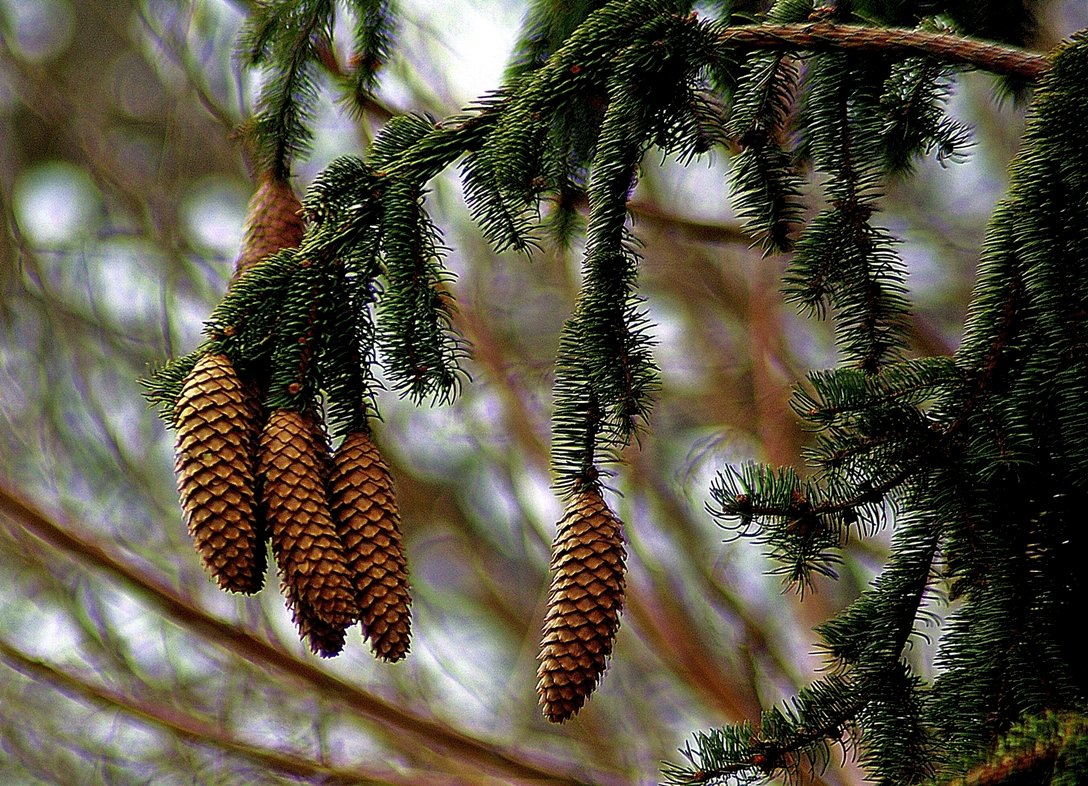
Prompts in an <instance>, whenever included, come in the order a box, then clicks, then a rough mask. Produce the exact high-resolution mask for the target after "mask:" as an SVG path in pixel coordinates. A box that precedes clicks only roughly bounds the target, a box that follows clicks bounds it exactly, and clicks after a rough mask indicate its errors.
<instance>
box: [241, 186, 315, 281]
mask: <svg viewBox="0 0 1088 786" xmlns="http://www.w3.org/2000/svg"><path fill="white" fill-rule="evenodd" d="M305 229H306V227H305V224H304V223H303V221H302V203H301V202H299V200H298V197H297V196H295V191H294V189H293V188H291V184H290V183H288V182H287V181H286V180H282V179H280V178H278V177H275V176H273V175H265V176H263V177H262V178H261V180H260V184H259V185H258V187H257V191H256V193H254V194H253V197H252V199H250V200H249V210H248V212H247V214H246V230H245V237H244V239H243V240H242V251H241V253H240V254H239V255H238V260H237V261H236V262H235V263H234V271H235V276H236V277H237V276H240V275H242V274H243V273H245V272H246V271H247V270H249V269H250V268H251V267H253V265H255V264H257V263H258V262H260V261H261V260H262V259H264V258H265V257H267V256H271V255H272V254H275V253H276V252H277V251H279V250H280V249H283V248H294V247H295V246H297V245H298V244H299V243H301V242H302V235H303V233H304V232H305Z"/></svg>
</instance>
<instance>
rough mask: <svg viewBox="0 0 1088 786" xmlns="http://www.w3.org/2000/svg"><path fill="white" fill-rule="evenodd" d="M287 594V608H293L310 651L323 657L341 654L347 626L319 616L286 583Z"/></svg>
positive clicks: (294, 618) (293, 615)
mask: <svg viewBox="0 0 1088 786" xmlns="http://www.w3.org/2000/svg"><path fill="white" fill-rule="evenodd" d="M284 590H285V593H284V594H285V595H286V596H287V608H289V609H291V618H292V619H293V620H294V621H295V627H296V628H298V635H299V638H301V639H302V640H303V641H304V642H306V645H307V646H308V647H309V648H310V652H312V653H313V654H314V655H319V656H321V657H322V658H332V657H334V656H336V655H339V654H340V653H341V651H343V649H344V644H345V642H346V641H347V627H345V626H338V625H330V624H329V623H327V622H325V621H324V620H323V619H321V618H320V617H318V616H317V613H316V612H315V611H314V610H313V608H312V607H310V606H309V605H308V604H307V603H305V602H303V601H301V600H299V598H298V595H297V593H296V592H295V591H294V589H293V588H292V587H291V586H290V585H284Z"/></svg>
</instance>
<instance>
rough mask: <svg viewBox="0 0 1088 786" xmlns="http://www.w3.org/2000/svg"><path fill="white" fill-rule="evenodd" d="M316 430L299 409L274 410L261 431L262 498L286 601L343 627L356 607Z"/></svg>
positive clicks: (355, 615) (355, 613) (352, 619)
mask: <svg viewBox="0 0 1088 786" xmlns="http://www.w3.org/2000/svg"><path fill="white" fill-rule="evenodd" d="M316 433H317V432H316V431H315V426H314V424H313V423H312V422H311V418H310V417H309V416H307V415H303V414H302V413H301V412H295V411H294V410H288V409H277V410H275V411H274V412H272V414H271V415H270V416H269V418H268V422H267V423H266V424H265V427H264V430H263V431H262V432H261V445H260V463H259V473H260V476H261V479H262V481H263V487H262V500H261V502H262V506H263V509H264V515H265V521H266V522H267V525H268V528H269V530H270V533H271V537H272V552H273V554H275V556H276V562H277V564H278V565H279V569H280V575H281V576H282V580H283V585H284V587H285V588H286V590H285V593H286V594H287V597H288V600H290V599H291V598H292V597H294V598H297V599H298V601H300V602H301V603H302V604H305V605H306V606H307V607H309V608H310V609H312V610H313V612H314V615H315V617H316V618H317V619H320V620H321V621H322V622H324V623H325V624H327V625H329V626H330V627H333V628H347V627H349V626H350V625H351V624H352V623H354V622H355V621H356V620H357V619H358V614H359V612H358V607H357V606H356V603H355V592H354V587H353V585H352V581H351V572H350V569H349V568H348V563H347V560H346V559H345V557H344V548H343V545H342V544H341V542H340V538H339V536H338V535H337V533H336V528H335V526H334V525H333V521H332V516H331V515H330V513H329V507H328V502H327V500H326V496H325V479H324V473H325V467H324V461H325V460H324V457H323V455H322V452H321V450H322V449H321V447H320V445H318V444H317V442H316V441H315V435H316ZM291 593H293V594H291Z"/></svg>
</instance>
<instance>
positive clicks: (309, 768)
mask: <svg viewBox="0 0 1088 786" xmlns="http://www.w3.org/2000/svg"><path fill="white" fill-rule="evenodd" d="M0 661H3V662H4V663H6V664H7V665H8V666H10V667H11V668H12V669H14V670H15V671H17V672H19V673H20V674H22V675H23V676H25V677H27V678H29V679H32V680H34V681H35V682H41V683H46V684H48V685H51V686H53V687H54V688H56V689H57V690H58V691H60V692H61V693H64V694H65V695H68V696H70V697H72V698H74V699H77V700H80V701H84V702H87V703H90V704H95V705H98V706H102V707H107V708H110V709H116V710H120V711H121V712H123V713H125V714H126V715H128V716H130V717H132V718H136V719H139V720H142V721H145V722H147V723H150V724H152V725H154V726H158V727H160V728H162V729H165V730H166V731H167V732H169V733H171V734H172V735H174V736H176V737H178V738H180V739H183V740H186V741H187V742H190V743H194V744H197V745H201V746H206V747H212V748H216V749H219V750H222V751H225V752H227V753H230V754H232V755H234V756H237V757H239V758H242V759H247V760H249V761H250V762H253V763H256V764H259V765H261V766H263V767H266V768H268V769H269V770H272V771H275V772H280V773H283V774H285V775H292V776H295V777H303V778H321V779H322V780H321V783H328V784H336V783H340V784H360V785H362V784H370V785H371V786H399V785H400V784H417V783H429V784H437V783H456V782H458V781H451V780H448V779H445V778H442V779H433V780H432V779H431V777H430V776H427V777H426V778H423V777H422V776H421V775H420V774H419V773H416V774H414V775H412V776H409V777H405V776H403V775H396V774H393V773H384V774H381V775H378V774H376V773H372V772H368V771H365V770H359V769H342V768H339V767H334V766H330V765H327V764H321V763H319V762H316V761H312V760H310V759H307V758H303V757H300V756H296V755H292V754H290V753H286V752H284V751H277V750H273V749H271V748H264V747H260V746H256V745H251V744H250V743H247V742H243V741H242V740H239V739H237V738H236V737H234V736H233V735H232V734H230V733H229V732H228V731H227V730H226V729H223V728H221V727H217V726H213V725H211V724H208V723H205V722H203V721H201V720H199V719H197V718H193V717H191V716H189V715H186V714H184V713H182V712H179V711H177V710H175V709H172V708H169V707H167V706H165V705H163V704H161V703H153V702H148V701H141V700H139V699H136V698H133V697H131V696H126V695H124V694H123V693H121V692H119V691H117V690H114V689H112V688H108V687H106V686H104V685H95V684H93V683H91V682H90V681H88V680H85V679H83V678H81V677H79V676H76V675H75V674H72V673H70V672H68V671H65V670H63V669H59V668H57V667H55V666H52V665H50V664H48V663H46V662H44V661H41V660H38V659H36V658H31V657H30V656H28V655H26V654H25V653H23V652H21V651H19V650H18V649H16V648H15V647H12V646H11V645H10V644H9V643H8V642H6V641H4V640H2V639H0ZM462 782H463V781H462Z"/></svg>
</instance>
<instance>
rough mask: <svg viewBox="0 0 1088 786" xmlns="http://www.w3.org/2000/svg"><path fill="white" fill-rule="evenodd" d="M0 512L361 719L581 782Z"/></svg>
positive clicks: (543, 777) (495, 769)
mask: <svg viewBox="0 0 1088 786" xmlns="http://www.w3.org/2000/svg"><path fill="white" fill-rule="evenodd" d="M0 512H3V513H4V514H6V516H7V517H9V518H10V519H11V520H12V522H13V523H17V524H18V525H20V526H22V527H23V528H24V529H25V530H27V531H28V532H30V533H31V534H33V535H35V536H36V537H38V538H40V539H41V540H43V541H45V542H46V543H48V544H50V545H51V546H54V547H55V548H58V549H60V550H61V551H63V552H65V553H67V554H68V555H70V556H72V557H75V558H77V559H79V560H80V561H82V562H84V563H87V564H89V565H92V566H93V567H95V568H96V569H98V570H101V571H104V572H106V573H108V574H110V575H111V576H113V577H114V578H115V579H119V580H121V581H122V582H123V583H124V584H126V585H127V586H128V587H129V589H130V590H132V591H134V592H135V593H137V594H138V595H140V596H141V597H142V598H143V599H145V600H146V601H148V602H150V603H151V604H152V605H154V606H156V607H157V608H159V609H160V610H161V611H162V612H163V613H165V614H166V615H167V616H168V617H170V618H171V619H172V620H174V621H175V622H177V623H178V624H180V625H182V626H184V627H186V628H188V629H190V630H193V631H195V632H197V633H199V634H200V635H202V636H205V637H207V638H208V639H210V640H212V641H216V642H218V643H219V644H220V645H222V646H224V647H226V648H228V649H229V650H230V651H232V652H233V653H235V654H237V655H238V656H239V657H242V658H245V659H246V660H249V661H250V662H253V663H256V664H258V665H260V666H262V667H265V668H271V669H273V670H275V671H277V672H280V673H282V674H284V675H286V676H287V677H289V678H291V679H293V680H295V681H297V682H301V683H303V684H304V685H305V686H306V687H307V688H310V689H313V690H316V691H317V692H319V693H321V694H323V695H325V696H327V697H328V698H331V699H333V700H335V701H337V702H338V703H339V704H340V705H341V706H344V707H347V708H350V709H351V710H353V711H354V712H356V713H358V714H359V715H360V716H362V717H364V718H367V719H368V720H371V721H374V722H377V723H379V724H383V725H385V726H389V727H393V728H396V729H399V730H401V731H402V732H404V733H406V734H409V735H411V736H412V737H413V738H414V739H416V740H417V741H418V743H419V745H421V746H423V747H425V748H428V749H431V750H439V751H444V752H446V753H447V754H449V755H451V756H454V757H456V758H457V759H459V760H461V761H463V762H465V763H469V764H472V765H474V766H476V767H478V768H479V769H482V770H484V771H485V772H489V773H494V774H504V775H506V776H510V777H513V778H515V779H517V780H524V781H531V782H533V783H534V784H575V783H581V782H582V781H583V778H581V777H578V776H576V775H574V774H566V773H564V772H562V771H560V770H559V768H558V767H557V766H555V765H549V764H548V763H540V764H538V763H535V762H531V761H528V760H527V759H526V758H525V757H524V755H523V754H519V753H514V752H510V751H504V750H503V749H502V746H500V745H498V744H495V743H490V742H485V741H482V740H477V739H475V738H473V737H470V736H468V735H466V734H462V733H460V732H457V731H455V730H453V729H451V728H449V727H448V726H446V725H444V724H442V723H439V722H436V721H432V720H429V719H427V718H423V717H420V716H418V715H415V714H413V713H410V712H408V711H406V710H404V709H402V708H400V707H396V706H394V705H392V704H390V703H389V702H387V701H384V700H383V699H380V698H378V697H377V696H374V695H373V694H371V693H368V692H366V691H364V690H361V689H360V688H358V687H357V686H355V685H352V684H350V683H347V682H344V681H343V680H341V679H338V678H337V677H335V676H333V675H332V674H329V673H328V672H325V671H323V670H321V669H318V668H316V667H314V666H312V665H310V664H309V663H306V662H305V661H302V660H299V659H298V658H296V657H294V656H293V655H291V654H289V653H287V652H285V651H283V650H280V649H278V648H276V647H273V646H272V645H270V644H269V643H267V642H265V641H262V640H261V639H258V638H257V637H255V636H253V635H252V634H250V633H248V632H246V631H244V630H242V629H240V628H237V627H235V626H234V625H231V624H230V623H227V622H224V621H223V620H219V619H216V618H214V617H212V616H210V615H209V614H208V613H207V612H205V611H204V610H203V609H200V608H198V607H196V606H194V605H193V604H191V603H190V602H189V601H187V600H186V599H185V598H183V597H182V596H181V595H179V594H178V593H176V592H175V591H174V590H173V589H171V588H170V587H168V586H166V585H165V584H163V583H162V582H161V581H159V580H158V579H156V578H155V577H153V576H149V575H147V574H146V573H145V572H143V571H142V570H140V569H139V568H137V567H135V566H133V565H130V564H127V563H126V562H125V561H124V560H123V559H120V558H118V557H115V556H114V555H112V554H110V553H109V552H108V551H107V550H106V549H105V548H104V547H103V546H101V545H100V544H98V543H96V542H94V541H93V540H92V539H90V538H87V537H86V536H83V535H76V534H74V533H75V532H76V531H78V529H79V528H76V527H74V526H64V525H62V524H59V523H57V522H55V521H54V520H53V519H52V518H50V517H49V516H48V515H47V514H46V513H44V512H43V511H41V510H39V509H38V508H37V507H36V506H34V505H33V504H31V503H30V502H28V501H26V500H24V499H23V498H22V497H21V496H20V495H18V494H17V493H16V492H14V491H12V490H11V489H9V488H7V487H6V485H4V484H2V483H0ZM593 780H595V781H597V782H599V783H618V782H619V781H617V780H616V778H615V776H611V775H609V774H608V773H594V774H593Z"/></svg>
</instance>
